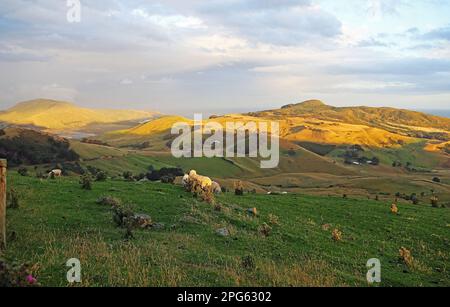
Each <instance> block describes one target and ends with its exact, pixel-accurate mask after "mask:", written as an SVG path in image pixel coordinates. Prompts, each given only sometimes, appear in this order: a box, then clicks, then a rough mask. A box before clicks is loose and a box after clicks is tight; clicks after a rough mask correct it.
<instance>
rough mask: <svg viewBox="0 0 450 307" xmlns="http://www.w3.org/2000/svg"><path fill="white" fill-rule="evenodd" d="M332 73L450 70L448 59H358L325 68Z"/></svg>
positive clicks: (431, 71) (392, 73) (431, 72)
mask: <svg viewBox="0 0 450 307" xmlns="http://www.w3.org/2000/svg"><path fill="white" fill-rule="evenodd" d="M327 71H328V72H329V73H332V74H342V75H398V76H402V75H414V76H427V75H433V74H437V73H445V72H450V59H428V58H406V59H395V60H392V59H389V60H379V61H360V62H358V63H346V64H345V65H332V66H329V67H328V68H327Z"/></svg>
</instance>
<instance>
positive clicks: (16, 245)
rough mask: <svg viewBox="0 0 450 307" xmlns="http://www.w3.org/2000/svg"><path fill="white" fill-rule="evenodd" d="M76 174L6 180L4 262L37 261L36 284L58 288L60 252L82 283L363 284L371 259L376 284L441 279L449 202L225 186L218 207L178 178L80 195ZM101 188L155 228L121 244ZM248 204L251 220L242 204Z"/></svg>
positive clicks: (446, 281)
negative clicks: (9, 200)
mask: <svg viewBox="0 0 450 307" xmlns="http://www.w3.org/2000/svg"><path fill="white" fill-rule="evenodd" d="M78 181H79V178H78V177H75V176H74V177H65V178H63V179H60V180H58V179H57V180H40V179H37V178H34V177H31V176H30V177H22V176H19V175H18V174H16V172H13V171H11V172H10V174H9V177H8V184H9V186H10V187H12V188H14V189H15V190H16V191H17V193H18V195H19V196H20V197H19V200H20V207H19V208H18V209H8V211H7V216H8V219H7V221H8V238H9V242H8V249H7V251H6V253H5V258H6V259H7V260H11V261H12V260H14V261H18V262H27V263H30V264H35V265H36V266H35V272H34V273H35V275H36V276H37V278H38V281H39V283H40V284H42V285H45V286H67V285H68V284H67V281H66V278H65V276H66V271H67V268H66V266H65V262H66V261H67V260H68V259H70V258H78V259H80V261H81V265H82V283H81V284H80V286H367V285H368V284H367V281H366V273H367V268H366V262H367V261H368V259H370V258H379V259H380V260H381V264H382V283H381V286H450V272H449V264H450V260H449V259H450V258H449V257H450V213H449V211H448V209H444V208H432V207H431V206H430V205H429V204H426V203H422V204H420V205H412V204H399V205H398V206H399V214H398V215H393V214H392V213H391V212H390V205H391V203H390V202H385V201H379V202H377V201H373V200H361V199H359V200H358V199H351V198H349V199H343V198H342V197H339V198H338V197H321V196H307V195H302V194H288V195H272V196H270V195H254V194H245V195H244V196H235V195H234V193H233V194H232V193H225V194H223V195H221V196H219V197H217V200H216V201H217V203H218V204H220V205H221V207H220V211H218V209H217V208H216V209H215V208H214V206H213V205H210V204H207V203H205V202H200V201H198V200H196V199H194V198H193V197H192V195H191V194H190V193H187V192H185V191H184V190H183V188H182V187H180V186H177V185H170V184H162V183H151V182H126V181H123V180H111V179H109V180H107V181H106V182H94V183H93V187H92V190H91V191H86V190H82V189H81V188H80V184H79V182H78ZM106 195H110V196H114V197H117V198H120V199H121V200H122V202H124V203H129V204H132V206H133V208H134V211H135V212H137V213H145V214H148V215H150V216H151V217H152V219H153V222H154V223H158V224H157V225H158V227H153V228H152V229H149V230H136V231H135V232H134V234H133V235H134V238H133V239H130V240H125V239H124V233H125V230H124V229H122V228H119V227H116V225H115V224H114V223H113V219H112V213H111V209H110V208H109V207H106V206H103V205H100V204H97V203H96V201H97V199H99V198H100V197H102V196H106ZM253 207H255V208H257V210H258V215H257V216H256V217H250V216H249V215H248V214H247V212H246V210H247V209H248V208H253ZM264 223H266V225H268V226H269V227H270V228H271V231H270V233H269V234H267V233H266V234H264V232H262V231H261V227H263V225H264ZM221 228H226V229H227V230H228V231H229V236H220V235H218V234H217V230H218V229H221ZM334 229H338V230H339V231H341V232H342V240H341V241H335V240H333V239H332V231H333V230H334ZM401 247H404V248H406V249H408V250H410V251H411V254H412V256H413V261H412V263H410V264H409V265H407V264H405V262H404V261H403V260H401V259H400V257H399V249H400V248H401Z"/></svg>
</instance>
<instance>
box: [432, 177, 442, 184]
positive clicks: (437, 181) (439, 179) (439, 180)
mask: <svg viewBox="0 0 450 307" xmlns="http://www.w3.org/2000/svg"><path fill="white" fill-rule="evenodd" d="M433 182H436V183H440V182H441V178H439V177H434V178H433Z"/></svg>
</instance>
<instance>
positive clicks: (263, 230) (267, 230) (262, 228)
mask: <svg viewBox="0 0 450 307" xmlns="http://www.w3.org/2000/svg"><path fill="white" fill-rule="evenodd" d="M258 232H259V233H260V234H262V235H263V236H264V237H268V236H270V233H271V232H272V227H270V226H269V225H267V224H266V223H263V224H262V225H261V226H259V228H258Z"/></svg>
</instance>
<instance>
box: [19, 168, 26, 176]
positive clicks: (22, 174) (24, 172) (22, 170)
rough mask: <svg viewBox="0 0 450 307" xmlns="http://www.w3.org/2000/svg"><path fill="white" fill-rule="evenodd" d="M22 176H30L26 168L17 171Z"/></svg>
mask: <svg viewBox="0 0 450 307" xmlns="http://www.w3.org/2000/svg"><path fill="white" fill-rule="evenodd" d="M17 172H18V173H19V175H20V176H24V177H25V176H28V169H27V168H26V167H21V168H19V169H18V170H17Z"/></svg>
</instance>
